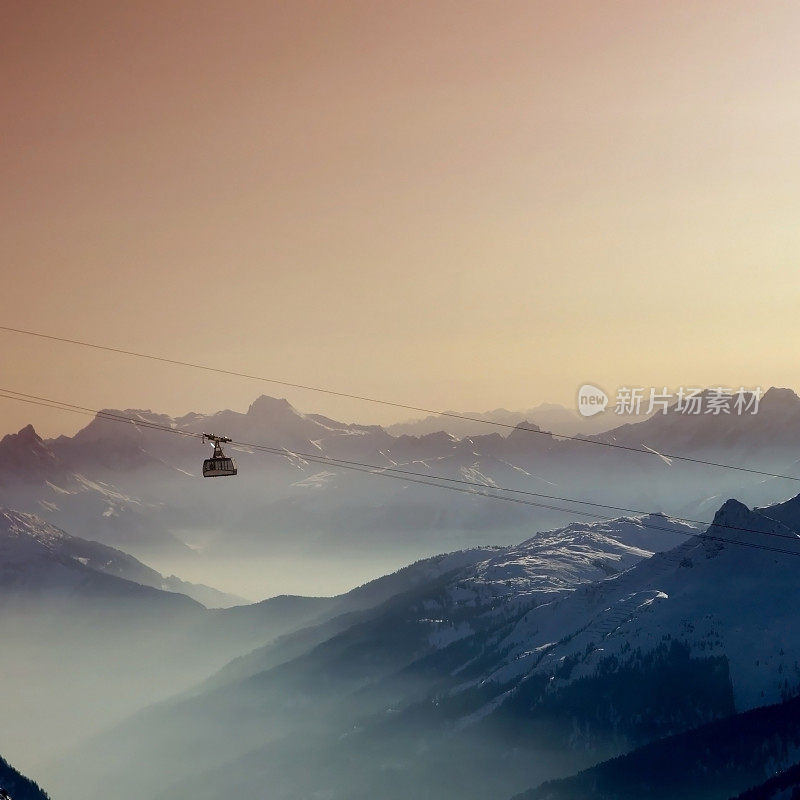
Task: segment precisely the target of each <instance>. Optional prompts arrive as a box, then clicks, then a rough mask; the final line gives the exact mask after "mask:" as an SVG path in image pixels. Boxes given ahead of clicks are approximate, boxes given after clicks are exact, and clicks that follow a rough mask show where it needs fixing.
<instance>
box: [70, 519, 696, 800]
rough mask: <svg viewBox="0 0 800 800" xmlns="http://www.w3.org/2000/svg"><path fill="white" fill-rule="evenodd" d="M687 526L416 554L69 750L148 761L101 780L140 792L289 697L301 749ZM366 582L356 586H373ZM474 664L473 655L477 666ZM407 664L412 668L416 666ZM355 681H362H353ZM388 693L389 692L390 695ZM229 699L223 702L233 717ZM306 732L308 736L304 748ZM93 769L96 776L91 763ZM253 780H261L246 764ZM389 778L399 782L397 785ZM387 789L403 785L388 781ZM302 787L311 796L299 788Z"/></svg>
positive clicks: (261, 730)
mask: <svg viewBox="0 0 800 800" xmlns="http://www.w3.org/2000/svg"><path fill="white" fill-rule="evenodd" d="M695 532H696V531H695V529H693V528H691V527H689V526H687V525H685V524H684V523H680V522H677V521H675V520H671V519H669V518H666V517H664V516H663V515H651V516H648V517H643V518H623V519H620V520H617V521H614V522H608V523H595V524H585V523H580V524H574V525H570V526H568V527H567V528H565V529H562V530H558V531H552V532H550V533H548V534H544V535H541V536H537V537H533V538H532V539H530V540H529V541H526V542H524V543H523V544H521V545H519V546H515V547H508V548H492V549H491V550H485V551H468V552H466V553H463V554H454V556H450V557H448V558H447V559H444V560H437V561H436V562H423V565H424V570H425V572H426V573H427V576H426V577H425V579H424V580H419V578H420V577H421V576H422V573H420V570H419V567H417V568H416V569H415V572H414V576H415V580H413V581H409V580H408V579H407V578H402V577H401V576H400V575H398V576H397V577H396V578H395V579H394V580H395V584H394V589H395V590H396V591H395V593H394V594H391V595H390V596H389V597H388V598H387V599H386V600H385V602H383V603H382V604H381V605H378V606H375V607H371V608H366V609H361V610H360V611H352V610H348V611H345V612H344V613H343V614H340V615H338V616H336V617H333V618H331V619H329V620H328V621H325V622H323V623H322V624H320V625H317V626H313V627H311V628H309V629H306V630H303V631H299V632H297V633H294V634H290V635H288V636H286V637H284V638H283V639H280V640H278V641H276V642H274V643H273V644H271V645H268V646H267V647H265V648H261V649H259V650H256V651H254V652H253V653H252V654H251V655H249V656H246V657H244V658H241V659H238V660H237V661H236V662H234V663H233V664H231V665H230V666H229V667H228V668H226V670H224V671H223V672H222V673H221V674H220V675H219V676H218V677H217V678H216V679H215V680H213V681H211V682H210V683H208V684H206V686H205V687H204V688H203V690H202V691H200V692H199V693H198V694H197V695H196V696H195V697H192V698H189V699H185V700H181V701H178V702H176V703H173V704H169V705H167V706H164V707H163V708H157V709H155V710H154V711H153V712H151V713H149V714H146V715H144V716H140V717H139V718H138V719H137V721H136V722H134V723H132V724H131V725H130V726H127V727H126V728H123V729H122V730H121V731H120V732H119V734H118V735H116V736H115V737H111V738H109V737H103V740H102V741H101V742H96V743H95V744H94V745H93V747H92V748H90V750H89V751H87V752H84V753H82V755H81V757H80V758H81V762H82V763H86V759H91V760H92V763H94V759H98V760H99V761H100V762H102V763H115V762H116V760H117V756H116V755H115V754H114V753H116V752H122V751H124V752H126V753H127V754H128V758H129V763H130V764H131V765H135V764H138V763H148V764H149V765H150V769H151V770H153V772H152V773H151V775H150V777H145V778H142V777H139V778H135V777H134V775H133V773H130V774H129V773H127V772H126V771H122V772H120V773H115V774H114V775H113V781H114V783H115V785H116V786H119V787H121V788H120V791H121V792H122V794H121V795H120V796H121V797H127V796H128V795H127V794H126V792H127V791H128V789H127V788H126V787H128V786H129V785H130V786H131V787H132V788H131V791H134V789H133V787H134V786H135V787H136V788H135V791H140V790H142V788H143V783H142V781H143V780H144V781H149V780H150V778H152V780H153V781H154V785H156V786H157V785H160V784H163V781H165V780H166V779H167V775H169V776H170V777H171V779H172V780H175V779H176V776H177V773H178V770H176V768H175V764H176V763H181V764H184V765H190V764H192V763H194V762H193V759H195V758H196V759H198V761H197V762H196V764H195V766H193V767H191V766H190V769H191V771H192V772H197V770H198V769H199V766H198V765H199V763H200V762H201V761H202V762H203V763H206V762H207V761H208V760H210V762H209V763H211V762H214V763H216V762H221V761H223V760H226V761H230V762H234V761H236V760H237V758H238V757H239V756H241V755H242V754H243V753H244V752H249V751H251V750H253V749H254V748H255V747H256V746H262V745H263V744H264V743H265V742H267V741H269V740H270V739H272V738H274V737H275V736H276V735H277V732H279V731H280V732H281V733H280V736H281V738H282V737H290V738H291V736H290V734H291V732H292V731H294V729H295V728H296V726H297V724H298V719H297V715H293V714H292V712H291V710H290V709H291V708H292V707H294V704H295V703H300V706H299V707H301V708H302V709H303V713H302V714H301V715H300V718H302V719H306V718H307V715H308V713H309V711H310V709H315V710H314V711H313V713H312V717H313V720H314V721H313V722H312V723H310V724H311V725H312V729H313V730H314V731H315V734H314V737H313V741H314V742H315V743H316V744H315V745H314V746H323V745H320V744H319V742H318V740H317V736H318V735H319V732H318V731H317V730H316V725H317V724H322V725H323V727H324V728H326V730H327V728H328V725H329V724H330V723H331V722H332V721H336V723H335V724H334V725H333V728H334V729H336V730H339V729H338V728H336V726H337V725H338V724H340V723H341V722H342V717H341V715H342V713H343V710H342V707H341V706H340V705H339V704H340V703H343V704H345V706H348V708H349V710H347V711H346V712H344V714H345V716H346V717H347V719H352V715H353V714H355V715H356V716H357V717H358V718H359V719H360V720H361V721H360V722H355V720H353V723H354V724H356V725H357V726H360V725H362V724H364V723H365V720H367V719H369V718H370V717H371V716H372V715H373V714H375V713H379V715H382V714H384V713H385V708H386V704H387V703H388V704H389V705H391V704H392V703H393V702H395V701H397V702H398V703H399V705H398V706H397V707H396V708H395V710H394V712H392V713H393V714H397V719H398V721H400V720H401V719H402V718H403V716H404V714H405V713H406V712H407V711H408V708H405V709H404V706H407V704H408V703H409V702H411V701H412V700H413V701H414V702H417V701H419V699H420V692H421V693H422V696H424V694H425V692H427V691H430V690H432V689H433V687H435V686H438V685H440V684H441V683H442V678H443V677H444V676H447V675H448V674H449V673H450V672H451V671H453V670H461V669H464V668H467V667H468V665H469V664H473V665H477V664H478V663H479V662H481V661H485V660H486V658H487V657H488V654H487V655H484V656H480V653H481V651H482V650H483V648H484V646H485V643H486V642H487V640H488V639H490V638H491V636H492V635H493V633H496V631H497V630H498V629H507V628H509V625H510V624H511V621H513V620H517V619H518V618H519V617H520V616H521V615H523V614H524V613H526V612H527V611H529V610H530V609H532V608H535V607H537V606H538V605H540V604H542V603H545V604H550V603H552V602H554V600H555V599H556V598H559V597H564V596H567V595H569V594H570V593H572V592H573V591H574V590H575V587H576V586H579V585H583V584H588V583H589V582H591V581H596V580H600V579H603V578H606V577H607V576H609V575H615V574H619V572H620V571H622V570H626V569H628V568H629V567H631V566H632V565H634V564H636V563H639V562H640V561H642V559H647V558H648V557H649V556H650V555H651V554H652V552H653V551H654V550H656V549H658V548H661V547H665V548H670V547H672V546H674V544H675V543H676V542H679V541H685V540H686V539H687V537H691V536H693V535H694V533H695ZM410 569H414V568H410ZM366 588H369V587H365V589H366ZM377 588H378V587H377V586H376V587H374V588H372V589H370V591H371V592H372V593H373V596H374V594H375V590H376V589H377ZM386 588H388V587H386V586H384V587H383V589H386ZM361 591H363V590H361ZM379 593H380V592H379ZM456 654H457V655H456ZM476 656H477V658H476ZM454 658H455V659H457V661H458V663H459V664H460V667H457V666H456V663H455V662H453V663H451V664H449V666H448V668H447V669H446V670H445V671H444V672H442V671H441V667H440V666H437V665H436V661H437V660H439V659H444V660H445V661H447V662H448V663H449V662H451V661H452V660H453V659H454ZM426 664H427V665H429V667H427V666H425V665H426ZM486 667H487V664H486V663H484V666H483V668H484V669H485V668H486ZM418 670H422V672H421V673H420V674H419V675H418V674H417V671H418ZM403 675H406V676H407V677H406V678H404V677H402V676H403ZM406 680H408V681H409V683H408V685H405V684H406ZM448 680H449V679H448ZM452 680H453V682H454V684H457V683H462V682H464V681H466V683H467V684H469V683H470V681H469V676H468V675H467V673H466V672H465V673H464V676H463V677H462V676H461V675H459V676H458V677H457V678H455V677H454V678H453V679H452ZM398 681H399V682H400V684H403V685H405V688H404V689H403V690H402V691H400V690H399V689H398V688H397V682H398ZM368 686H372V687H373V689H369V691H367V687H368ZM426 687H427V688H426ZM365 691H366V692H367V693H366V696H365V695H364V692H365ZM387 692H388V694H387ZM409 693H410V694H409ZM373 694H374V696H373ZM390 697H391V698H394V700H392V701H391V702H390ZM301 698H302V699H301ZM317 706H318V708H317ZM233 708H236V709H237V711H236V712H235V714H232V709H233ZM381 709H384V710H383V711H381ZM412 713H413V712H412ZM328 714H330V716H328ZM287 715H288V716H287ZM320 715H322V719H320ZM404 725H405V723H402V726H404ZM189 728H191V729H192V730H193V731H195V734H194V735H193V737H192V743H193V744H192V754H191V755H187V753H185V752H184V750H183V743H184V742H185V741H186V740H185V736H184V732H185V731H186V730H188V729H189ZM340 734H341V730H339V733H333V732H331V735H332V736H334V738H335V739H336V738H338V737H339V735H340ZM311 741H312V740H311V739H309V740H308V744H309V746H311ZM327 746H328V745H324V747H327ZM117 748H119V749H117ZM338 748H339V745H337V747H336V749H337V750H338ZM346 757H347V758H350V755H347V756H346ZM187 758H188V761H187V760H186V759H187ZM289 758H290V760H293V758H294V757H293V756H291V757H289ZM163 759H166V761H165V760H163ZM315 763H316V762H315ZM156 764H162V765H163V766H164V769H165V770H166V772H165V773H163V774H162V773H159V772H158V769H157V768H156V766H155V765H156ZM168 765H171V766H168ZM319 766H320V765H318V764H317V767H319ZM230 769H231V770H233V771H234V772H235V773H236V774H241V775H243V776H246V782H247V788H244V784H242V785H241V786H240V785H239V784H237V785H236V787H234V788H230V789H229V790H230V791H232V792H233V793H234V794H237V796H241V797H243V798H244V797H251V796H253V797H255V796H258V795H257V794H254V791H255V790H254V789H253V785H254V784H253V783H252V781H254V780H256V779H255V778H254V776H253V774H252V770H251V768H250V766H247V767H245V766H243V765H238V764H237V765H236V766H233V765H231V767H230ZM315 769H316V767H315ZM360 769H361V767H359V770H360ZM98 770H100V775H101V776H102V775H103V772H102V770H103V768H101V767H98ZM93 771H94V770H92V771H91V772H93ZM312 772H313V770H312ZM226 774H227V768H226ZM359 774H360V773H359V771H358V770H356V772H354V774H353V779H359V780H360V778H358V775H359ZM83 777H84V778H85V777H86V775H85V774H84V776H83ZM95 777H97V776H95ZM362 777H363V776H362ZM295 778H296V776H294V775H293V774H292V776H290V775H289V774H288V773H287V775H286V778H285V780H284V781H279V783H280V786H275V783H274V778H273V777H270V778H269V780H270V782H271V783H270V785H272V786H274V794H273V795H272V796H274V797H276V798H279V797H290V796H292V797H296V796H298V794H300V795H302V791H300V789H298V786H297V784H296V783H292V781H293V780H294V779H295ZM111 779H112V777H111V776H109V775H104V776H103V777H102V781H103V782H105V781H108V780H111ZM317 779H318V780H320V781H321V783H320V785H322V782H324V780H325V779H324V778H323V777H321V774H320V773H316V775H315V780H317ZM198 780H199V779H198ZM206 780H208V776H207V775H206V774H203V778H202V781H203V782H204V781H206ZM258 780H259V781H260V780H267V778H266V777H265V776H264V775H263V774H260V775H259V778H258ZM348 780H349V779H348ZM69 781H70V779H69V777H68V776H66V775H65V774H64V773H63V772H62V773H60V774H59V778H58V782H59V785H60V786H66V785H67V784H68V783H69ZM129 781H130V784H129ZM137 781H138V783H137ZM220 785H221V784H220V783H218V782H217V779H216V777H215V778H214V779H213V780H211V782H210V784H209V788H208V789H207V790H205V789H203V790H198V788H197V786H195V785H194V783H192V786H191V788H189V787H188V784H187V786H186V787H183V786H181V788H179V789H178V788H175V787H173V788H172V789H170V794H169V796H170V797H175V798H183V797H191V796H194V795H193V793H194V792H196V791H200V792H201V794H200V795H198V796H203V797H205V796H206V794H202V792H205V791H207V793H208V795H207V796H212V794H213V792H218V791H221V789H220ZM523 785H524V784H523ZM212 786H213V788H211V787H212ZM399 786H405V789H408V785H407V784H402V783H401V784H399ZM320 790H321V789H320ZM71 791H74V792H75V796H76V797H77V796H79V795H81V796H83V795H86V796H87V797H93V796H95V795H93V794H92V792H93V791H96V789H92V787H90V786H86V785H85V784H81V785H80V787H77V786H74V787H73V789H71ZM153 791H156V789H155V788H154V789H153ZM226 791H227V790H226ZM313 791H316V789H315V790H313ZM354 791H355V789H354V786H352V785H350V784H348V787H347V790H344V789H342V791H341V793H334V794H332V795H331V796H332V797H338V796H343V797H345V796H346V797H356V796H361V795H360V794H358V793H355V794H354V793H353V792H354ZM399 791H404V790H401V789H400V788H398V792H399ZM308 792H309V794H310V793H312V789H308ZM66 796H67V797H69V796H70V795H69V793H68V794H67V795H66ZM132 796H135V795H132ZM373 796H374V795H373ZM381 796H386V797H394V796H395V795H394V794H391V793H389V794H386V793H384V794H382V795H381ZM406 796H407V795H406ZM421 796H422V795H421Z"/></svg>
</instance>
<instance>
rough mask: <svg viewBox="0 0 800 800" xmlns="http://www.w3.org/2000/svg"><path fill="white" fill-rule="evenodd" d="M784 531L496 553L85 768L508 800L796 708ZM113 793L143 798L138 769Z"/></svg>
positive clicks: (313, 638) (625, 530)
mask: <svg viewBox="0 0 800 800" xmlns="http://www.w3.org/2000/svg"><path fill="white" fill-rule="evenodd" d="M769 513H770V509H762V510H760V511H751V510H750V509H748V508H747V507H746V506H744V505H743V504H741V503H739V502H738V501H734V500H731V501H728V502H726V503H724V504H723V505H722V506H721V508H720V509H719V511H718V513H717V514H716V516H715V520H714V524H713V525H712V526H711V527H710V528H709V529H708V530H707V531H705V532H698V531H696V530H695V529H691V528H688V526H686V525H684V524H682V523H679V522H676V521H674V520H670V519H669V518H666V517H663V516H661V515H652V516H650V517H645V518H638V519H637V518H623V519H620V520H617V521H614V522H609V523H598V524H576V525H570V526H568V527H567V528H565V529H562V530H559V531H553V532H551V533H548V534H542V535H538V536H535V537H532V538H531V539H530V540H529V541H526V542H524V543H523V544H522V545H519V546H517V547H508V548H501V549H499V550H496V551H494V552H491V553H486V554H482V555H483V556H485V557H482V558H479V559H478V560H477V561H475V562H474V563H471V564H466V565H463V566H462V567H459V568H457V569H455V570H454V571H453V572H451V573H445V574H440V575H437V576H434V577H433V579H432V580H430V581H427V582H423V583H420V584H416V585H415V586H414V587H413V588H412V589H411V590H410V591H406V592H403V593H402V594H397V595H395V596H393V597H390V598H389V599H388V600H387V601H386V602H385V603H383V604H382V605H380V606H378V607H376V608H373V609H368V610H366V611H362V612H359V613H353V614H348V615H345V617H344V618H342V617H335V618H333V619H330V620H328V621H326V622H323V623H322V624H321V625H317V626H312V627H311V628H310V629H307V630H304V631H299V632H296V633H294V634H290V635H288V636H286V637H284V638H283V639H280V640H278V641H276V642H274V643H272V644H271V645H269V646H267V647H265V648H261V649H260V650H256V651H254V652H253V653H252V654H251V655H249V656H247V657H245V658H243V659H239V660H238V661H237V662H236V663H235V664H232V665H230V666H229V667H228V668H226V670H225V671H223V673H221V674H220V676H219V677H218V679H216V680H214V681H211V682H209V683H207V684H205V685H204V686H203V687H202V688H201V689H200V690H198V692H197V693H196V694H194V695H193V696H192V697H187V698H183V699H181V700H178V701H175V702H171V703H168V704H165V705H163V706H161V707H158V708H155V709H153V710H152V711H150V712H148V713H146V714H143V715H140V716H139V717H138V718H137V719H136V720H135V721H133V722H131V723H130V724H128V725H126V726H123V728H121V729H120V730H119V731H118V732H117V733H116V734H115V735H114V736H112V737H104V739H103V741H102V742H98V743H95V745H94V746H93V748H91V752H88V751H87V752H84V753H83V754H82V756H81V758H82V760H83V759H89V760H90V761H89V763H92V764H94V763H98V764H100V765H102V764H104V763H114V762H115V761H116V760H117V759H118V758H119V753H126V754H127V755H128V757H130V759H131V764H134V765H137V764H141V763H147V764H148V765H149V767H150V769H151V770H152V773H151V775H150V776H148V777H147V778H145V780H146V781H148V780H151V779H152V781H153V789H152V792H153V795H154V796H155V797H159V798H162V800H166V799H167V798H169V799H170V800H184V799H186V800H188V798H192V800H205V798H209V800H210V798H212V797H216V796H218V795H220V794H225V793H228V794H233V795H236V796H237V797H241V798H243V800H245V799H247V798H251V797H252V798H255V797H259V796H261V795H260V794H259V792H260V791H261V789H262V787H263V786H264V785H269V786H270V796H271V797H273V798H276V799H277V800H283V799H284V798H287V800H288V798H293V797H297V796H315V795H316V794H317V793H322V794H323V795H324V796H326V797H329V798H333V799H334V800H336V799H337V798H348V800H349V799H350V798H367V797H375V796H380V797H383V798H387V800H393V799H394V798H398V800H399V798H404V797H408V796H411V795H413V796H415V797H420V798H430V799H431V800H433V798H441V797H458V798H460V800H463V799H466V798H483V797H487V796H488V797H510V796H511V795H513V794H515V793H517V792H520V791H522V790H525V789H527V788H529V787H533V786H536V785H538V784H539V783H541V782H542V781H544V780H547V779H552V778H557V777H560V776H564V775H569V774H572V773H575V772H576V771H578V770H579V769H581V768H585V767H589V766H591V765H593V764H595V763H597V762H599V761H602V760H603V759H606V758H609V757H613V756H616V755H618V754H620V753H622V752H626V751H628V750H631V749H632V748H635V747H637V746H641V745H645V744H647V743H649V742H654V741H657V740H660V739H662V738H663V737H668V736H671V735H681V734H682V733H683V732H685V731H688V730H691V729H693V728H698V727H700V726H703V725H706V724H710V723H713V722H714V721H715V720H721V719H724V718H727V717H731V716H732V715H736V714H743V713H746V712H747V711H748V710H750V709H756V708H759V707H761V706H764V705H766V704H770V703H779V704H780V703H783V702H784V701H787V700H788V699H789V698H791V697H793V696H796V695H798V694H800V666H799V665H800V626H797V624H796V621H795V616H796V615H795V605H796V601H797V599H798V590H797V577H796V576H797V568H798V566H797V565H798V563H800V561H798V560H797V556H795V555H791V554H790V553H795V552H797V553H800V542H799V541H798V539H797V536H796V535H795V530H794V529H793V528H792V527H790V526H788V525H786V524H785V523H783V522H780V521H778V520H776V519H773V518H772V517H770V516H769ZM661 536H663V537H664V538H663V539H661V538H659V537H661ZM659 544H660V545H663V546H664V547H666V548H668V549H667V550H662V551H660V552H655V554H653V555H650V554H651V553H653V551H654V550H656V549H658V547H657V546H658V545H659ZM776 551H790V553H787V552H776ZM796 562H797V563H796ZM189 730H190V731H193V734H192V736H191V739H190V741H191V752H189V751H188V750H187V747H186V744H185V742H186V741H187V739H186V731H189ZM789 756H791V753H789V754H788V755H787V760H785V761H782V762H781V764H783V765H784V766H787V767H788V766H790V763H791V762H790V761H788V758H789ZM767 761H768V759H766V760H764V761H763V763H761V765H760V766H759V769H762V771H763V770H765V769H768V767H769V764H768V763H767ZM176 764H177V765H180V766H178V767H176ZM342 764H346V765H347V768H346V769H344V770H343V769H342V766H341V765H342ZM498 765H502V768H498ZM97 769H98V770H100V776H101V780H103V781H107V780H109V779H111V778H110V774H109V773H103V772H102V769H103V768H102V766H98V767H97ZM92 771H94V770H92ZM181 772H182V773H183V777H181V774H180V773H181ZM751 774H753V773H752V772H750V773H745V772H744V771H743V772H742V775H745V777H746V776H747V775H751ZM759 774H760V773H759ZM167 776H170V778H171V779H172V780H173V781H174V783H173V784H172V785H171V786H170V787H169V789H168V790H165V789H164V788H163V783H164V781H165V780H166V777H167ZM744 779H745V778H743V780H744ZM748 779H749V778H748ZM60 780H63V781H64V785H66V784H67V783H68V779H67V778H66V777H64V775H63V774H62V775H61V777H60ZM113 780H114V781H115V782H116V785H119V786H120V787H121V789H120V791H121V792H122V794H121V795H120V796H121V797H122V798H127V797H128V796H135V795H133V794H130V793H131V792H132V791H134V787H135V788H139V789H141V788H142V784H141V778H140V777H139V776H138V772H136V770H135V769H131V770H128V769H122V770H120V771H118V772H117V771H114V772H113ZM137 781H139V782H138V783H137ZM744 788H746V785H742V786H741V789H744ZM148 791H150V790H148ZM75 792H76V793H75V794H74V796H75V797H77V796H79V794H80V795H81V796H83V795H84V794H85V796H86V797H90V798H93V797H97V796H99V795H98V794H97V792H98V790H97V788H96V787H95V788H94V789H92V788H91V787H87V786H86V785H81V786H80V787H79V789H76V790H75ZM159 792H160V794H159ZM67 800H71V798H70V795H69V794H68V795H67Z"/></svg>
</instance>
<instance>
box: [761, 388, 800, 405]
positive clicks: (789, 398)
mask: <svg viewBox="0 0 800 800" xmlns="http://www.w3.org/2000/svg"><path fill="white" fill-rule="evenodd" d="M761 402H762V403H780V404H782V405H795V404H797V403H800V397H798V396H797V394H796V393H795V392H794V391H793V390H792V389H784V388H781V387H778V386H771V387H770V388H769V389H767V391H766V392H764V397H763V398H762V400H761Z"/></svg>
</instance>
